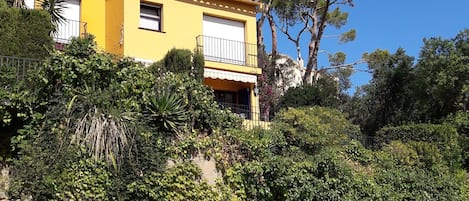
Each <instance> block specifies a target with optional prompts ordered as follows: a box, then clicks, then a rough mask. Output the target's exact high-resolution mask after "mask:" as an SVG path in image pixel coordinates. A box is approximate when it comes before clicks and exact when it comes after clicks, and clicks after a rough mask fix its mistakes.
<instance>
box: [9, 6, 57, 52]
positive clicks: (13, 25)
mask: <svg viewBox="0 0 469 201" xmlns="http://www.w3.org/2000/svg"><path fill="white" fill-rule="evenodd" d="M52 29H53V26H52V24H51V21H50V16H49V15H48V14H47V12H46V11H43V10H30V9H18V8H8V7H2V8H0V55H3V56H15V57H24V58H37V59H42V58H44V57H46V56H47V55H48V54H49V52H48V51H49V50H51V49H52V48H53V46H52V44H53V43H52V38H51V37H50V32H51V31H52Z"/></svg>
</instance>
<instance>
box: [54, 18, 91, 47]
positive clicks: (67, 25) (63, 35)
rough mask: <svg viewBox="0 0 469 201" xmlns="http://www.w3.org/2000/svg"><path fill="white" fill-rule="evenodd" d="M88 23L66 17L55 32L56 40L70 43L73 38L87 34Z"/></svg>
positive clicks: (61, 42) (60, 42)
mask: <svg viewBox="0 0 469 201" xmlns="http://www.w3.org/2000/svg"><path fill="white" fill-rule="evenodd" d="M86 29H87V23H86V22H81V21H76V20H70V19H66V20H65V21H63V22H61V23H59V24H58V26H57V30H56V32H55V33H53V35H52V37H53V38H54V41H55V42H56V43H59V44H68V43H70V40H71V39H72V38H77V37H80V36H82V35H84V34H86Z"/></svg>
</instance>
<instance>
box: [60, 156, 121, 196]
mask: <svg viewBox="0 0 469 201" xmlns="http://www.w3.org/2000/svg"><path fill="white" fill-rule="evenodd" d="M111 176H112V175H111V173H110V172H109V171H108V170H107V169H106V166H105V164H104V163H100V162H96V161H94V160H91V159H86V160H80V161H78V162H75V163H71V164H67V165H66V167H65V168H64V169H63V170H62V172H61V173H60V175H59V177H58V178H54V179H53V180H52V186H53V187H54V191H55V194H54V200H110V199H112V198H111V193H112V192H110V190H111V187H112V185H113V183H112V180H111Z"/></svg>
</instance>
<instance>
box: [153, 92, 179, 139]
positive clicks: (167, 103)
mask: <svg viewBox="0 0 469 201" xmlns="http://www.w3.org/2000/svg"><path fill="white" fill-rule="evenodd" d="M145 116H146V117H147V119H148V120H149V121H150V124H151V125H152V126H154V127H155V128H156V129H158V130H159V131H166V132H177V131H178V130H179V129H180V128H181V127H183V126H184V125H185V124H186V123H187V120H188V116H187V113H186V108H185V106H184V104H183V102H182V101H181V98H180V97H179V96H177V95H176V94H170V93H169V92H163V93H161V94H158V95H153V96H152V97H150V100H149V103H148V104H147V105H146V106H145Z"/></svg>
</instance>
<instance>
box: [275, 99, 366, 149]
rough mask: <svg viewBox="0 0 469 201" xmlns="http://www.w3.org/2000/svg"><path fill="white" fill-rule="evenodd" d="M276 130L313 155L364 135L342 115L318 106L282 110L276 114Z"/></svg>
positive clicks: (289, 141) (292, 143) (290, 141)
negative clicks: (320, 150)
mask: <svg viewBox="0 0 469 201" xmlns="http://www.w3.org/2000/svg"><path fill="white" fill-rule="evenodd" d="M274 128H275V129H278V130H279V131H280V132H282V133H283V134H284V135H285V138H286V139H287V141H288V143H289V144H291V145H295V146H298V147H302V148H304V149H305V150H308V151H311V152H313V153H314V152H315V151H317V150H319V149H321V148H323V147H327V146H331V145H340V144H345V142H348V141H349V139H350V138H351V137H353V138H356V136H360V135H361V134H360V130H359V128H358V127H357V126H355V125H352V124H351V123H350V122H349V121H348V120H347V119H346V118H345V116H344V115H343V114H342V113H340V112H339V111H337V110H334V109H328V108H323V107H318V106H315V107H302V108H289V109H288V110H283V111H281V112H280V113H278V114H277V116H276V119H275V123H274Z"/></svg>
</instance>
